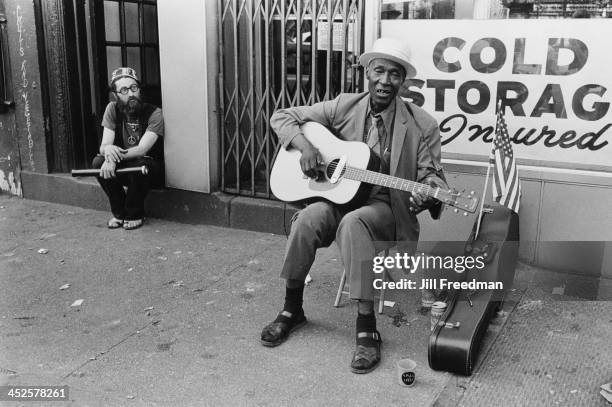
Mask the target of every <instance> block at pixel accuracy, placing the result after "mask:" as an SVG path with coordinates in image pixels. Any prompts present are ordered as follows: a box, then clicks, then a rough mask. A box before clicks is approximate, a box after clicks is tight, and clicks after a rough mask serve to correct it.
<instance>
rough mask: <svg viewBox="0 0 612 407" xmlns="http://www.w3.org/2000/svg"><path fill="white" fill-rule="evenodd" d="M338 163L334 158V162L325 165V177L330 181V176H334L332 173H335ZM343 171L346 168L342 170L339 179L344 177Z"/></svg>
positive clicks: (337, 159)
mask: <svg viewBox="0 0 612 407" xmlns="http://www.w3.org/2000/svg"><path fill="white" fill-rule="evenodd" d="M339 161H340V159H339V158H336V159H334V160H331V162H330V163H329V164H328V165H327V168H326V169H325V176H326V177H327V179H330V178H331V177H332V175H334V171H336V167H337V166H338V162H339ZM345 170H346V167H345V168H343V169H342V172H341V173H340V178H341V177H342V176H343V175H344V171H345Z"/></svg>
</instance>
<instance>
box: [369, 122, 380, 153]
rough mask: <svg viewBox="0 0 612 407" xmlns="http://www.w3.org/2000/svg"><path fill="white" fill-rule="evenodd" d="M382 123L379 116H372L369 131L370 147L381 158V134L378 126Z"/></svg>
mask: <svg viewBox="0 0 612 407" xmlns="http://www.w3.org/2000/svg"><path fill="white" fill-rule="evenodd" d="M379 123H382V119H381V117H380V115H379V114H375V115H372V124H371V126H370V129H369V130H368V140H367V143H368V147H370V148H371V149H372V150H373V151H374V152H375V153H376V154H377V155H378V156H380V133H379V131H378V124H379Z"/></svg>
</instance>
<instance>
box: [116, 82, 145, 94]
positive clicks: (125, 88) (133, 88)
mask: <svg viewBox="0 0 612 407" xmlns="http://www.w3.org/2000/svg"><path fill="white" fill-rule="evenodd" d="M130 90H131V91H132V92H134V93H136V92H138V90H140V86H138V84H136V83H135V84H133V85H132V86H130V87H129V88H128V87H125V86H124V87H123V88H121V89H119V92H117V93H121V94H122V95H127V94H128V91H130Z"/></svg>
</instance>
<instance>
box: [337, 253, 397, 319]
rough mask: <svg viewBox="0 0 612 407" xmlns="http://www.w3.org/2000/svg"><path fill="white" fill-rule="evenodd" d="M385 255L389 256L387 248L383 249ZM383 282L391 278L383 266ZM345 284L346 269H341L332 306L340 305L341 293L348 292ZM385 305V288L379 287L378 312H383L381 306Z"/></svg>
mask: <svg viewBox="0 0 612 407" xmlns="http://www.w3.org/2000/svg"><path fill="white" fill-rule="evenodd" d="M384 253H385V257H387V256H389V249H385V250H384ZM382 280H383V282H385V281H389V280H391V276H390V275H389V271H388V270H387V268H386V267H385V268H384V270H383V275H382ZM345 286H346V269H344V270H342V277H340V284H339V285H338V293H337V294H336V301H334V307H336V308H338V307H339V306H340V299H341V298H342V294H347V295H348V294H349V292H348V291H346V290H345V289H344V288H345ZM384 306H385V289H384V286H383V288H381V289H380V295H379V296H378V313H379V314H382V313H383V307H384Z"/></svg>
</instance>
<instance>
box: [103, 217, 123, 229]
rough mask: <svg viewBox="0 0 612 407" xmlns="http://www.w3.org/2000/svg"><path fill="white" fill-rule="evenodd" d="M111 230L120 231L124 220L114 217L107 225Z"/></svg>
mask: <svg viewBox="0 0 612 407" xmlns="http://www.w3.org/2000/svg"><path fill="white" fill-rule="evenodd" d="M106 226H108V228H109V229H118V228H120V227H121V226H123V220H122V219H118V218H115V217H114V216H113V217H112V218H110V219H109V220H108V222H107V223H106Z"/></svg>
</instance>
